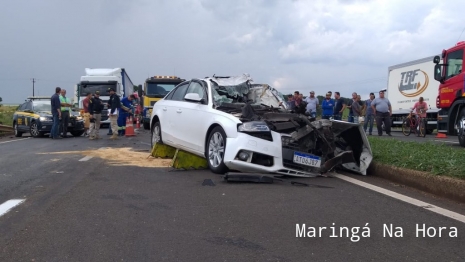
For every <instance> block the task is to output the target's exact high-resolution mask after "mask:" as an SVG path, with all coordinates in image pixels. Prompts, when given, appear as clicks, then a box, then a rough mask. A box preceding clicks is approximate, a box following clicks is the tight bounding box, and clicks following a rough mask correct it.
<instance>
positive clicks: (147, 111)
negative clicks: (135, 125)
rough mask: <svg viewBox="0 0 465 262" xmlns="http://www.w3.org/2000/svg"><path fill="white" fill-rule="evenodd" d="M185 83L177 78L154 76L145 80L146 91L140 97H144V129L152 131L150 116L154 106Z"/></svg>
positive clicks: (140, 93) (141, 92)
mask: <svg viewBox="0 0 465 262" xmlns="http://www.w3.org/2000/svg"><path fill="white" fill-rule="evenodd" d="M183 81H185V80H184V79H181V78H179V77H177V76H153V77H149V78H147V79H146V80H145V83H144V90H143V91H142V90H140V92H139V96H140V97H142V99H141V101H142V107H143V110H142V123H143V125H144V129H147V130H149V129H150V115H151V114H152V108H153V105H154V104H155V103H156V102H157V101H158V100H160V99H162V98H163V97H165V96H166V95H167V94H168V93H169V92H170V91H171V90H173V89H174V88H175V87H176V86H177V85H178V84H180V83H182V82H183Z"/></svg>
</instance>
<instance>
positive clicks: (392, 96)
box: [386, 56, 439, 134]
mask: <svg viewBox="0 0 465 262" xmlns="http://www.w3.org/2000/svg"><path fill="white" fill-rule="evenodd" d="M433 58H434V56H430V57H426V58H422V59H418V60H414V61H410V62H406V63H402V64H398V65H393V66H390V67H389V68H388V85H387V89H386V94H387V96H386V97H387V98H388V99H389V101H390V102H391V105H392V118H391V119H392V123H391V126H392V127H402V122H403V120H404V119H405V117H407V116H408V114H409V113H410V112H411V108H412V107H413V106H414V105H415V103H416V102H417V101H418V99H419V98H420V97H423V99H424V101H425V102H426V103H427V104H428V110H427V111H426V115H427V116H426V117H427V127H426V131H427V133H428V134H431V133H432V132H433V130H434V129H436V128H437V113H438V111H439V109H437V108H436V107H435V103H436V96H437V90H438V88H439V83H438V82H436V81H432V80H433V76H434V63H433Z"/></svg>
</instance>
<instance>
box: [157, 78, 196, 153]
mask: <svg viewBox="0 0 465 262" xmlns="http://www.w3.org/2000/svg"><path fill="white" fill-rule="evenodd" d="M188 86H189V82H185V83H182V84H180V85H179V86H178V87H176V89H175V90H173V92H172V94H171V93H170V95H169V96H167V97H165V99H164V100H163V102H162V103H161V104H162V106H161V111H160V112H161V113H160V116H159V118H160V123H161V131H162V133H161V136H162V140H163V141H166V142H168V143H172V144H175V145H181V144H180V141H179V135H180V134H181V131H180V130H179V128H180V127H181V123H180V122H179V120H180V118H179V115H180V112H182V109H180V106H179V104H180V103H182V101H183V98H184V94H185V93H186V91H187V88H188Z"/></svg>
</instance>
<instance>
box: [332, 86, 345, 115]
mask: <svg viewBox="0 0 465 262" xmlns="http://www.w3.org/2000/svg"><path fill="white" fill-rule="evenodd" d="M345 109H346V102H345V101H344V99H343V98H341V94H340V93H339V92H334V111H333V117H334V120H342V113H343V112H344V110H345Z"/></svg>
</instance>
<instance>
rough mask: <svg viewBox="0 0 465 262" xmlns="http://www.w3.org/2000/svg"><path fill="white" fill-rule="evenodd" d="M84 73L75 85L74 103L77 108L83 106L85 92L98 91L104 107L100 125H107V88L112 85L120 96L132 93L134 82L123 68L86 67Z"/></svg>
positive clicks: (108, 122)
mask: <svg viewBox="0 0 465 262" xmlns="http://www.w3.org/2000/svg"><path fill="white" fill-rule="evenodd" d="M85 71H86V75H84V76H81V81H80V82H79V83H78V84H77V85H76V86H75V92H74V93H75V99H74V103H75V104H77V106H78V107H79V108H83V106H82V100H83V99H84V98H85V96H86V94H87V93H91V94H94V93H95V92H96V91H99V92H100V99H102V100H103V102H104V103H105V108H104V110H103V111H102V121H101V124H102V125H109V124H110V119H109V118H108V108H107V105H106V103H107V102H108V100H109V99H110V92H109V91H108V89H109V88H111V87H113V88H115V90H116V94H117V95H118V96H120V97H121V98H123V97H126V96H129V95H131V94H133V93H134V84H133V83H132V81H131V79H130V78H129V76H128V74H127V72H126V70H125V69H124V68H113V69H107V68H92V69H91V68H86V69H85Z"/></svg>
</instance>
